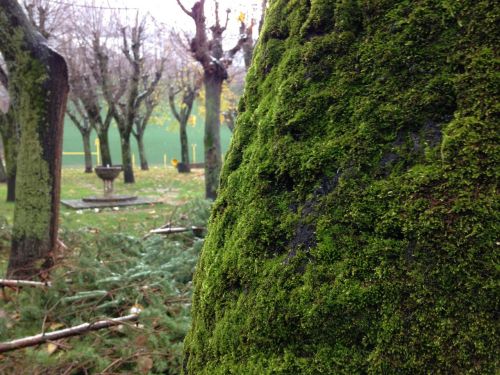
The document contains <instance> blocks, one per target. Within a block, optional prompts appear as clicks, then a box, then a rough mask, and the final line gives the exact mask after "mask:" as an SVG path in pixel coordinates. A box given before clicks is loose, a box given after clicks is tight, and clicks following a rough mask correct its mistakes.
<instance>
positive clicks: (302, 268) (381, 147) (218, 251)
mask: <svg viewBox="0 0 500 375" xmlns="http://www.w3.org/2000/svg"><path fill="white" fill-rule="evenodd" d="M499 14H500V9H499V6H498V2H495V1H492V0H480V1H477V0H464V1H457V2H449V1H439V0H429V1H422V2H404V1H395V0H394V1H365V0H362V1H357V0H332V1H293V2H292V1H288V0H272V1H270V7H269V9H268V10H267V14H266V21H265V22H264V27H263V30H262V33H261V36H260V42H259V44H258V46H257V48H256V51H255V55H254V60H253V63H252V64H253V65H252V67H251V68H250V71H249V74H248V77H247V84H246V87H245V94H244V97H243V99H242V102H241V103H240V108H239V109H240V113H239V116H238V120H237V127H236V128H235V133H234V138H233V141H232V143H231V147H230V151H229V153H228V155H227V157H226V160H225V164H224V167H223V170H222V175H221V186H220V189H219V196H218V199H217V200H216V202H215V205H214V208H213V211H212V218H211V222H210V225H209V229H208V236H207V238H206V240H205V245H204V249H203V251H202V253H201V258H200V261H199V263H198V266H197V271H196V276H195V280H194V287H195V291H194V297H193V310H192V317H193V320H192V326H191V330H190V332H189V334H188V336H187V337H186V340H185V346H184V347H185V361H184V373H185V374H197V375H201V374H228V373H234V374H269V373H273V374H274V373H276V374H355V373H372V374H375V373H376V374H385V373H394V374H396V373H405V374H426V373H443V374H444V373H446V374H458V373H474V374H487V373H495V371H497V369H498V347H497V344H496V343H497V342H498V332H497V330H496V327H497V318H498V304H497V303H498V288H497V284H496V282H495V280H497V278H498V271H497V269H496V265H497V264H498V255H497V254H498V251H497V250H498V243H497V241H498V222H499V212H500V205H499V199H498V191H497V189H498V185H497V184H498V181H499V177H500V170H499V169H498V165H499V161H500V160H499V159H500V155H499V152H498V150H499V148H498V144H499V143H500V139H499V133H498V123H499V112H498V102H499V99H500V98H499V93H498V87H499V85H500V82H499V76H498V74H497V72H498V61H499V60H498V58H499V56H498V35H499V34H498V29H497V25H498V22H499ZM207 96H208V95H207Z"/></svg>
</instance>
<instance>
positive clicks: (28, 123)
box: [0, 0, 69, 279]
mask: <svg viewBox="0 0 500 375" xmlns="http://www.w3.org/2000/svg"><path fill="white" fill-rule="evenodd" d="M0 39H2V44H1V45H0V50H1V52H2V53H3V55H4V58H5V61H6V63H7V65H8V67H9V72H11V75H10V77H9V79H10V83H11V86H15V87H16V95H18V98H17V99H18V101H16V102H15V103H16V106H15V107H14V108H13V109H14V111H15V113H16V117H17V118H18V120H19V124H20V125H21V138H20V144H19V153H18V158H17V179H16V206H15V210H14V225H13V230H12V248H11V254H10V258H9V264H8V268H7V275H8V277H9V278H16V279H29V278H33V277H34V276H36V275H37V273H38V272H39V267H40V265H39V264H37V263H38V261H39V260H45V262H44V264H43V265H42V267H43V268H47V267H50V266H51V264H52V251H53V250H54V249H55V246H56V243H57V232H58V218H59V196H60V176H61V153H62V131H63V122H64V113H65V109H66V99H67V94H68V89H69V88H68V71H67V67H66V63H65V61H64V59H63V58H62V57H61V56H60V55H59V54H57V53H56V52H55V51H54V50H52V49H50V48H49V47H48V46H47V41H46V40H45V39H44V38H43V37H42V36H41V35H40V34H38V33H37V32H36V31H35V30H34V28H33V26H32V25H31V24H30V22H29V21H28V19H27V18H26V16H25V15H24V13H23V11H22V9H21V7H20V6H19V4H18V3H17V2H16V1H14V0H0Z"/></svg>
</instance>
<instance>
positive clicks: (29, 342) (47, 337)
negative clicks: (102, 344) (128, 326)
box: [0, 314, 139, 353]
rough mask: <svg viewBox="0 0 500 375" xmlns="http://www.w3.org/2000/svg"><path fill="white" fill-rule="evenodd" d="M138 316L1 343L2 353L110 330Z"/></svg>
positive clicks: (127, 316)
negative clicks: (104, 329) (101, 330)
mask: <svg viewBox="0 0 500 375" xmlns="http://www.w3.org/2000/svg"><path fill="white" fill-rule="evenodd" d="M138 316H139V315H138V314H131V315H126V316H122V317H120V318H110V319H106V320H99V321H97V322H94V323H83V324H80V325H78V326H74V327H70V328H65V329H60V330H58V331H53V332H48V333H40V334H38V335H35V336H29V337H24V338H22V339H17V340H12V341H7V342H3V343H0V353H4V352H8V351H11V350H16V349H21V348H26V347H28V346H35V345H39V344H43V343H45V342H47V341H54V340H59V339H62V338H65V337H71V336H78V335H82V334H84V333H87V332H90V331H97V330H99V329H103V328H109V327H113V326H116V325H120V324H121V323H124V322H130V321H134V320H137V317H138Z"/></svg>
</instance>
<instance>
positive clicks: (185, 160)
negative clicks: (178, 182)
mask: <svg viewBox="0 0 500 375" xmlns="http://www.w3.org/2000/svg"><path fill="white" fill-rule="evenodd" d="M179 125H180V132H179V133H180V139H181V162H182V164H183V165H184V168H183V170H182V171H183V172H185V173H189V172H191V168H190V167H189V145H188V136H187V118H186V119H184V121H181V122H180V123H179Z"/></svg>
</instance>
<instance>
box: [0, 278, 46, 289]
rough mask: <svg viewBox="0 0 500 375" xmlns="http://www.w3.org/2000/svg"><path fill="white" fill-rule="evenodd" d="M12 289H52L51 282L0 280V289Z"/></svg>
mask: <svg viewBox="0 0 500 375" xmlns="http://www.w3.org/2000/svg"><path fill="white" fill-rule="evenodd" d="M5 286H7V287H11V288H18V287H22V286H32V287H42V288H43V287H50V286H51V283H50V282H48V281H47V282H40V281H27V280H8V279H0V287H5Z"/></svg>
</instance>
